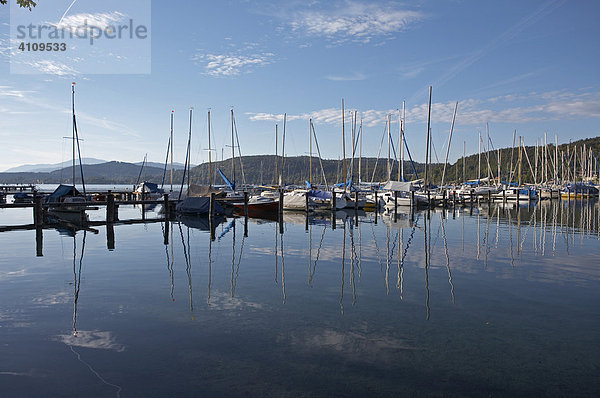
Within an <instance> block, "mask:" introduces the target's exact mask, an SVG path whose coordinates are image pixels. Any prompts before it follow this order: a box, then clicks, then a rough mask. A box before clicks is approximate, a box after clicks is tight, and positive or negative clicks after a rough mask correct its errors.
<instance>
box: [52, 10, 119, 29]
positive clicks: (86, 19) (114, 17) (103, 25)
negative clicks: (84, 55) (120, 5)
mask: <svg viewBox="0 0 600 398" xmlns="http://www.w3.org/2000/svg"><path fill="white" fill-rule="evenodd" d="M125 19H126V15H125V14H122V13H120V12H118V11H114V12H101V13H97V14H88V13H81V14H73V15H69V16H68V17H64V18H63V19H62V20H61V21H59V22H58V23H50V22H48V25H52V26H55V27H56V28H57V29H65V30H68V31H77V29H81V28H84V27H85V26H88V27H95V28H99V29H102V30H105V29H107V28H108V27H110V26H114V25H116V24H117V23H118V22H121V21H124V20H125ZM88 29H89V28H88Z"/></svg>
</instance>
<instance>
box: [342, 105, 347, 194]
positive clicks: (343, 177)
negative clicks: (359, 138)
mask: <svg viewBox="0 0 600 398" xmlns="http://www.w3.org/2000/svg"><path fill="white" fill-rule="evenodd" d="M345 125H346V123H345V122H344V99H343V98H342V156H343V157H344V160H343V162H342V163H343V169H344V172H343V174H342V180H343V181H342V182H343V184H344V193H345V192H346V129H345Z"/></svg>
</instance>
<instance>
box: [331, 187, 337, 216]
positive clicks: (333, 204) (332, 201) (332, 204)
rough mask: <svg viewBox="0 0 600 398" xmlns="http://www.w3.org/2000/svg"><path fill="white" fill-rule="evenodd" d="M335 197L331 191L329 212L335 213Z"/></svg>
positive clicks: (333, 190)
mask: <svg viewBox="0 0 600 398" xmlns="http://www.w3.org/2000/svg"><path fill="white" fill-rule="evenodd" d="M335 201H336V197H335V189H332V190H331V211H332V212H334V213H335V210H336V205H335Z"/></svg>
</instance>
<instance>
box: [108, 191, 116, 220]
mask: <svg viewBox="0 0 600 398" xmlns="http://www.w3.org/2000/svg"><path fill="white" fill-rule="evenodd" d="M114 221H115V195H113V193H112V191H111V190H109V191H108V194H107V195H106V222H107V223H112V222H114Z"/></svg>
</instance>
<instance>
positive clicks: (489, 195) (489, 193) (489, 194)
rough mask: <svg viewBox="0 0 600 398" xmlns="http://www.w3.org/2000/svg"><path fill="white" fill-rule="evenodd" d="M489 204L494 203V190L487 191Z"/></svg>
mask: <svg viewBox="0 0 600 398" xmlns="http://www.w3.org/2000/svg"><path fill="white" fill-rule="evenodd" d="M487 199H488V206H489V205H490V203H492V192H490V191H487Z"/></svg>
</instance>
